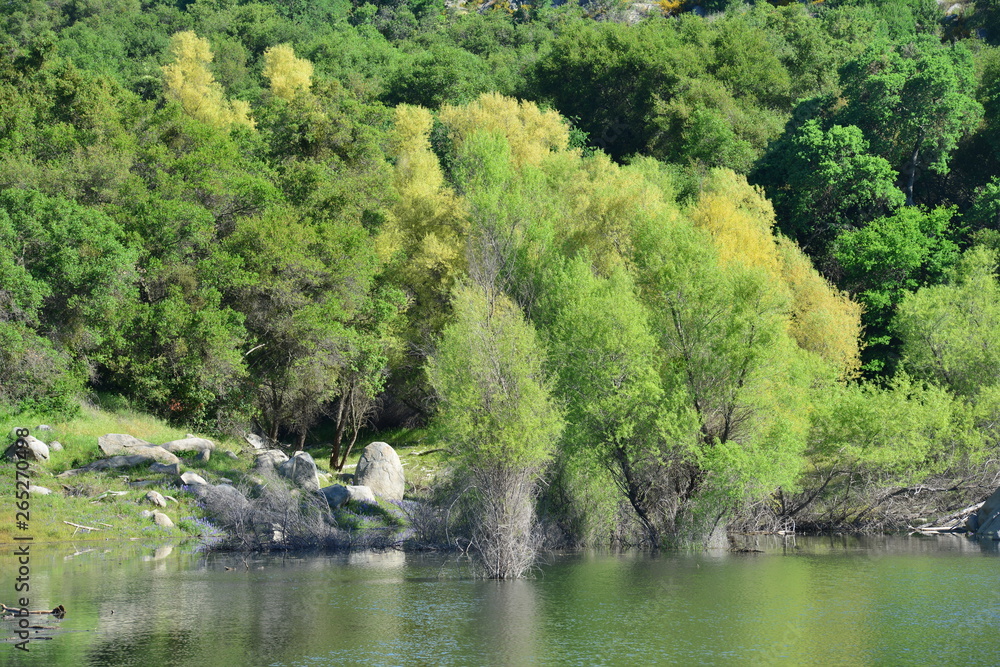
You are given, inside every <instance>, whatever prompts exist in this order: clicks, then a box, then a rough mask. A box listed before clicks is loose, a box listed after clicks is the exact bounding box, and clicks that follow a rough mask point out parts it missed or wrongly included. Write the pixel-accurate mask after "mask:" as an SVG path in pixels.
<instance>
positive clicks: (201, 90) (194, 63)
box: [163, 30, 254, 127]
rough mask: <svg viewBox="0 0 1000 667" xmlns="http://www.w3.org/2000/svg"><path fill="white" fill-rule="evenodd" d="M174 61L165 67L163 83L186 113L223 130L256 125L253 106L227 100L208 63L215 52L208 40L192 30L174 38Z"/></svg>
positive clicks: (239, 101) (172, 48) (180, 33)
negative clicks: (252, 111) (233, 126)
mask: <svg viewBox="0 0 1000 667" xmlns="http://www.w3.org/2000/svg"><path fill="white" fill-rule="evenodd" d="M170 55H171V57H172V59H173V61H172V62H171V63H170V64H169V65H164V66H163V82H164V85H165V86H166V91H165V92H166V95H167V97H168V98H170V99H173V100H176V101H177V102H179V103H180V105H181V106H182V107H183V108H184V111H185V112H186V113H188V114H190V115H191V116H193V117H194V118H197V119H198V120H200V121H203V122H205V123H208V124H210V125H215V126H219V127H228V126H230V125H233V124H238V125H247V126H249V127H253V126H254V121H253V119H252V118H251V117H250V105H249V104H247V103H246V102H244V101H242V100H234V101H232V102H230V101H228V100H226V98H225V95H224V93H223V90H222V86H221V85H220V84H219V83H217V82H216V80H215V77H214V76H213V75H212V72H211V70H209V69H208V64H209V63H210V62H212V50H211V47H210V46H209V43H208V40H207V39H203V38H201V37H198V36H197V35H196V34H194V33H193V32H191V31H190V30H185V31H182V32H178V33H175V34H174V36H173V37H171V38H170Z"/></svg>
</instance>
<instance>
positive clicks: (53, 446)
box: [49, 440, 63, 452]
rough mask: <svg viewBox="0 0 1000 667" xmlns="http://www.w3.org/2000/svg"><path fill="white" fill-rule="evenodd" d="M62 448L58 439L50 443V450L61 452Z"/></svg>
mask: <svg viewBox="0 0 1000 667" xmlns="http://www.w3.org/2000/svg"><path fill="white" fill-rule="evenodd" d="M62 450H63V446H62V445H61V444H60V443H59V441H58V440H53V441H52V442H50V443H49V451H50V452H61V451H62Z"/></svg>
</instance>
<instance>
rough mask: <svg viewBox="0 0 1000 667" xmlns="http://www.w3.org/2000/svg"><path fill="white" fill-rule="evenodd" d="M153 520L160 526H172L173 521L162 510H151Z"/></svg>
mask: <svg viewBox="0 0 1000 667" xmlns="http://www.w3.org/2000/svg"><path fill="white" fill-rule="evenodd" d="M153 521H154V522H155V523H156V525H157V526H160V527H161V528H173V527H174V522H173V521H171V520H170V517H169V516H167V515H166V514H164V513H163V512H153Z"/></svg>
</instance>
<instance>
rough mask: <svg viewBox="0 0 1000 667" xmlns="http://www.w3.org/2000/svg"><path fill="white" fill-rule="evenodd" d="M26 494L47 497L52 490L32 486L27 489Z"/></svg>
mask: <svg viewBox="0 0 1000 667" xmlns="http://www.w3.org/2000/svg"><path fill="white" fill-rule="evenodd" d="M28 493H32V494H35V495H39V496H47V495H49V494H50V493H52V489H46V488H45V487H44V486H35V485H34V484H32V485H31V487H30V488H29V489H28Z"/></svg>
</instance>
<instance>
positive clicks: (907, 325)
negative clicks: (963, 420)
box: [894, 246, 1000, 397]
mask: <svg viewBox="0 0 1000 667" xmlns="http://www.w3.org/2000/svg"><path fill="white" fill-rule="evenodd" d="M996 265H997V261H996V254H995V252H994V251H991V250H988V249H986V248H984V247H981V246H975V247H973V248H971V249H970V250H968V251H966V253H965V254H964V255H963V256H962V259H961V261H960V262H959V263H958V265H957V266H956V267H955V271H954V273H953V274H952V275H951V276H950V280H949V281H948V282H946V283H944V284H940V285H930V286H926V287H923V288H922V289H919V290H917V291H915V292H914V293H911V294H907V295H906V296H905V298H903V299H902V300H901V302H900V304H899V311H898V313H897V314H896V317H895V320H894V324H895V327H896V330H897V331H898V335H899V337H900V339H901V340H902V355H903V365H904V367H905V368H906V370H907V371H908V372H909V373H912V374H913V375H914V376H915V377H919V378H924V379H927V380H931V381H933V382H935V383H936V384H938V385H941V386H943V387H947V388H948V389H949V390H951V391H952V392H954V393H955V394H957V395H959V396H965V397H975V396H976V395H977V394H979V392H980V391H983V390H985V389H987V388H990V387H994V386H996V385H997V384H998V383H1000V382H998V378H1000V286H998V284H997V279H996Z"/></svg>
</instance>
